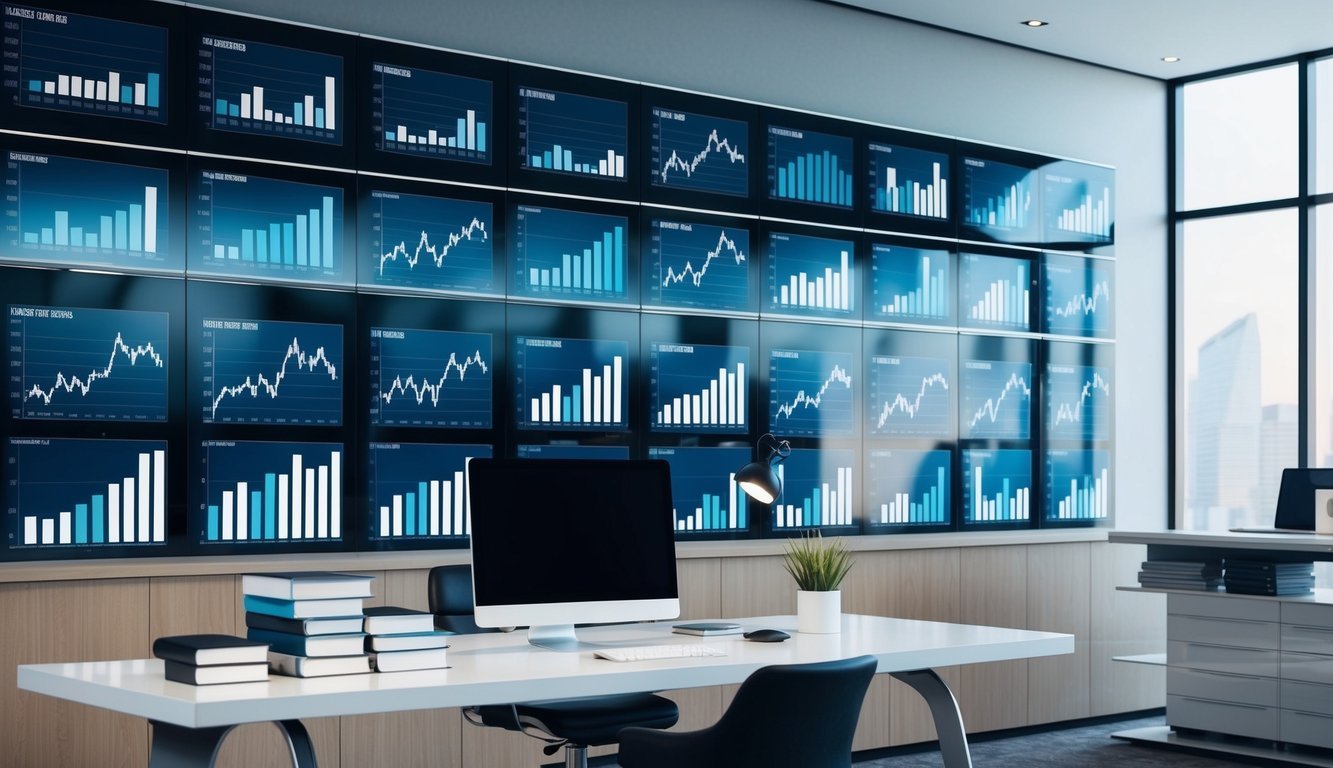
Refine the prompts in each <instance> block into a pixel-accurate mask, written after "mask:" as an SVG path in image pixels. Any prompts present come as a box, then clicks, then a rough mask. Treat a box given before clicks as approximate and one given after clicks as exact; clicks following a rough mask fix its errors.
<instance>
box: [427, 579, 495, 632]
mask: <svg viewBox="0 0 1333 768" xmlns="http://www.w3.org/2000/svg"><path fill="white" fill-rule="evenodd" d="M426 578H427V584H426V598H427V600H428V601H429V603H430V612H431V613H433V614H435V626H436V627H437V628H439V629H443V630H447V631H449V632H457V633H458V634H463V635H470V634H475V633H477V632H496V631H498V630H495V629H483V628H482V627H478V626H477V622H476V621H475V620H474V618H473V617H474V616H475V615H476V610H475V609H474V608H473V605H472V568H471V566H468V565H437V566H435V567H434V568H431V569H430V575H429V576H427V577H426Z"/></svg>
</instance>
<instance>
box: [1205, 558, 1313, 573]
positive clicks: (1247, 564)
mask: <svg viewBox="0 0 1333 768" xmlns="http://www.w3.org/2000/svg"><path fill="white" fill-rule="evenodd" d="M1225 565H1226V569H1227V570H1228V571H1237V570H1240V571H1263V572H1265V573H1291V572H1300V573H1310V572H1311V571H1313V570H1314V562H1313V561H1306V562H1300V563H1274V562H1270V561H1267V560H1232V559H1231V558H1227V560H1226V561H1225Z"/></svg>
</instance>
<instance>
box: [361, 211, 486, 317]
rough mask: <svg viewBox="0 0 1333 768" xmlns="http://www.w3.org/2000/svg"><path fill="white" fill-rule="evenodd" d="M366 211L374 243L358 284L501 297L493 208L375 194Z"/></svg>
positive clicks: (371, 242) (364, 260)
mask: <svg viewBox="0 0 1333 768" xmlns="http://www.w3.org/2000/svg"><path fill="white" fill-rule="evenodd" d="M366 208H367V210H364V211H363V214H365V213H368V214H369V215H368V219H369V223H370V226H369V227H368V229H369V230H370V233H369V234H370V238H369V247H368V248H367V249H366V251H365V256H364V257H362V259H361V266H362V268H361V269H360V270H358V273H357V282H358V283H359V284H361V285H380V286H395V287H400V288H408V289H418V290H423V291H446V292H458V293H466V294H470V295H487V294H491V295H494V294H497V293H499V288H498V286H497V285H496V276H495V266H494V251H495V240H494V238H493V237H492V233H493V232H494V231H495V226H494V222H495V213H494V208H493V206H492V205H491V204H490V203H489V202H486V201H482V200H459V199H453V198H447V197H436V196H433V195H431V196H428V195H414V194H407V193H404V192H388V191H383V190H373V191H372V192H371V193H370V197H369V199H368V200H367V201H366Z"/></svg>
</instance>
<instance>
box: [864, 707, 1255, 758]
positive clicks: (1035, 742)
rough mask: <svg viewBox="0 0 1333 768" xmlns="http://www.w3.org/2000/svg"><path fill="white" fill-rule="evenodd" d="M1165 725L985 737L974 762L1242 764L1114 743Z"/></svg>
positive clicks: (1153, 721)
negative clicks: (1122, 733) (1130, 733)
mask: <svg viewBox="0 0 1333 768" xmlns="http://www.w3.org/2000/svg"><path fill="white" fill-rule="evenodd" d="M1163 722H1164V721H1163V718H1162V717H1161V716H1157V717H1149V718H1143V719H1138V720H1120V721H1116V722H1111V723H1101V724H1098V725H1086V726H1080V727H1076V728H1066V729H1061V730H1056V731H1046V732H1042V733H1033V734H1025V735H1022V736H1011V737H1006V738H996V739H990V740H985V739H984V737H983V739H974V740H973V741H972V743H971V749H972V762H973V764H974V765H975V766H976V768H988V766H993V767H995V768H999V767H1000V766H1005V767H1006V768H1009V767H1010V766H1013V767H1015V768H1017V767H1020V766H1021V767H1022V768H1047V767H1048V768H1057V767H1058V768H1107V767H1108V766H1114V767H1115V768H1158V767H1159V766H1160V767H1161V768H1167V767H1168V766H1169V768H1223V767H1224V766H1235V765H1239V764H1241V763H1236V762H1231V761H1227V760H1219V759H1216V758H1211V757H1202V756H1199V755H1194V754H1188V753H1184V752H1179V751H1176V750H1168V749H1160V748H1154V747H1147V746H1140V745H1137V744H1131V743H1129V742H1126V741H1123V740H1121V739H1113V738H1111V734H1112V733H1115V732H1117V731H1125V730H1129V729H1132V728H1146V727H1149V726H1155V725H1162V724H1163ZM942 765H943V763H942V762H941V760H940V753H939V752H937V751H934V750H931V751H921V752H914V753H911V754H895V755H893V756H890V757H876V758H874V759H864V760H859V761H857V762H856V768H938V767H939V766H942Z"/></svg>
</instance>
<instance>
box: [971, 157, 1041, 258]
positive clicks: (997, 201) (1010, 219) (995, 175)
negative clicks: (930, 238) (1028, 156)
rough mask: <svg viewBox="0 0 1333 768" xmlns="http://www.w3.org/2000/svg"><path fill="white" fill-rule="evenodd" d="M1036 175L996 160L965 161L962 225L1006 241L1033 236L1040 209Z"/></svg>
mask: <svg viewBox="0 0 1333 768" xmlns="http://www.w3.org/2000/svg"><path fill="white" fill-rule="evenodd" d="M1037 194H1038V189H1037V172H1036V171H1033V170H1031V169H1028V168H1021V167H1019V166H1016V165H1010V164H1008V163H1001V162H997V161H995V160H985V159H981V158H976V157H965V158H963V224H964V225H965V226H967V227H969V228H971V229H973V230H976V231H979V232H982V233H986V234H990V235H992V236H994V237H995V238H996V239H999V240H1003V241H1005V242H1014V241H1016V240H1018V239H1023V238H1026V237H1028V236H1029V234H1031V233H1033V231H1034V229H1035V227H1036V225H1037V222H1038V218H1039V215H1040V213H1041V209H1040V208H1039V207H1038V204H1037Z"/></svg>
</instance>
